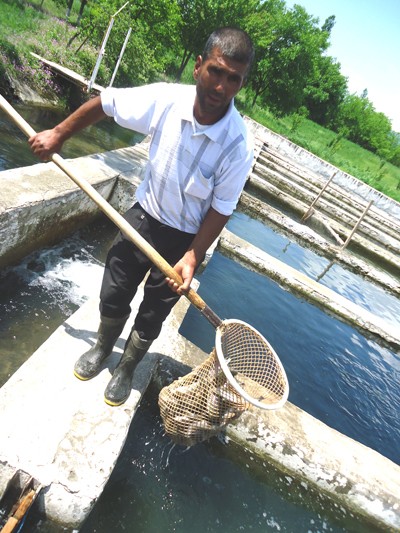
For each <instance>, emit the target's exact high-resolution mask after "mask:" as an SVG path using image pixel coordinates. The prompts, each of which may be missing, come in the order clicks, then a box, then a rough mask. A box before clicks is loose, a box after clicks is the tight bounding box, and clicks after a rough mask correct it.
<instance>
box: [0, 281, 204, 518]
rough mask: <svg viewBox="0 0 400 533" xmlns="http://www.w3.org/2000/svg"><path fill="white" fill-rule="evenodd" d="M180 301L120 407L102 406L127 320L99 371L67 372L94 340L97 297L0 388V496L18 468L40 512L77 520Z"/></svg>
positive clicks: (173, 331) (118, 446) (181, 307)
mask: <svg viewBox="0 0 400 533" xmlns="http://www.w3.org/2000/svg"><path fill="white" fill-rule="evenodd" d="M142 294H143V292H142V291H138V294H137V296H136V297H135V300H134V303H133V306H132V309H133V311H134V310H135V308H136V309H137V307H138V303H139V302H140V300H141V297H142ZM188 305H189V302H187V301H186V300H185V299H182V300H181V301H180V302H179V304H178V305H177V306H176V308H175V309H174V311H173V313H172V315H171V316H170V317H169V318H168V320H167V322H166V324H165V325H164V328H163V331H162V333H161V335H160V337H159V338H158V339H157V341H156V342H155V343H154V344H153V346H152V348H151V351H150V352H149V353H148V354H147V355H146V357H145V358H144V359H143V361H142V362H141V363H140V364H139V365H138V367H137V371H136V372H135V375H134V380H133V385H132V388H133V390H132V393H131V395H130V397H129V399H128V401H127V402H126V403H125V404H123V405H122V406H120V407H110V406H108V405H107V404H106V403H105V402H104V400H103V394H104V389H105V388H106V386H107V383H108V381H109V380H110V378H111V373H112V369H113V368H114V367H115V366H116V364H117V362H118V360H119V356H120V354H121V353H122V349H123V346H124V343H125V340H126V337H127V335H128V334H129V331H130V328H131V326H132V324H131V323H129V322H128V325H127V327H126V328H125V330H124V332H123V334H122V336H121V338H120V339H119V341H118V343H117V346H116V348H115V350H114V353H113V355H112V356H111V357H110V359H109V360H107V361H109V362H107V365H106V366H105V368H104V369H103V370H102V372H101V373H100V374H99V375H98V376H96V378H94V379H92V380H90V381H86V382H84V381H79V380H78V379H77V378H76V377H75V376H74V375H73V367H74V363H75V361H76V359H77V358H78V357H79V355H80V354H82V353H83V352H85V351H86V350H87V349H89V348H90V346H92V345H93V344H94V342H95V338H96V332H97V326H98V303H97V301H89V302H87V303H86V304H85V305H83V306H82V307H81V308H80V309H79V310H78V311H77V312H76V313H75V314H74V315H72V316H71V317H70V318H69V319H68V320H67V321H66V322H65V323H64V324H62V325H61V326H60V327H59V328H58V329H57V330H56V331H55V332H54V334H53V335H51V337H50V338H49V339H48V340H47V341H46V342H45V343H44V344H43V345H42V346H41V347H40V348H39V349H38V350H37V351H36V352H35V353H34V354H33V355H32V356H31V357H30V358H29V359H28V360H27V361H26V362H25V363H24V364H23V365H22V366H21V367H20V368H19V370H18V371H17V372H16V373H15V374H14V375H13V376H12V377H11V378H10V379H9V381H8V382H7V383H6V384H5V385H4V386H3V387H2V388H1V389H0V419H1V433H0V496H1V495H2V493H3V492H4V490H5V487H6V484H7V482H8V481H9V480H10V479H11V477H12V474H13V473H14V471H15V470H18V469H21V470H23V471H25V472H27V473H29V474H30V475H31V476H33V477H34V478H35V479H36V480H37V481H39V482H40V483H41V484H42V485H43V486H44V487H45V489H44V490H43V491H42V493H41V495H40V496H39V505H40V507H41V509H42V510H43V512H45V514H46V516H48V517H50V518H51V519H53V520H56V521H58V522H60V523H62V524H70V525H79V524H80V523H81V522H82V521H83V520H84V519H85V517H86V516H87V515H88V513H89V512H90V510H91V509H92V507H93V505H94V504H95V502H96V500H97V498H98V497H99V496H100V494H101V492H102V490H103V488H104V485H105V484H106V482H107V480H108V478H109V476H110V474H111V472H112V470H113V468H114V465H115V463H116V461H117V459H118V456H119V454H120V452H121V450H122V447H123V445H124V442H125V439H126V436H127V433H128V429H129V426H130V424H131V421H132V418H133V417H134V415H135V412H136V410H137V408H138V405H139V403H140V399H141V397H142V395H143V393H144V391H145V390H146V388H147V386H148V384H149V382H150V380H151V378H152V375H153V373H154V371H155V369H156V366H157V361H158V358H159V354H162V355H163V356H164V357H165V356H168V355H170V351H171V350H174V349H175V347H176V342H175V341H174V340H173V339H174V338H176V336H177V326H179V324H180V322H181V320H182V317H183V314H184V313H185V311H186V308H187V306H188ZM135 314H136V312H133V314H132V316H134V315H135ZM197 352H198V350H197ZM193 353H194V354H195V353H196V349H194V352H193ZM203 355H204V354H202V356H203Z"/></svg>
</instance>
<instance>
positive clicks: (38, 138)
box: [28, 128, 63, 161]
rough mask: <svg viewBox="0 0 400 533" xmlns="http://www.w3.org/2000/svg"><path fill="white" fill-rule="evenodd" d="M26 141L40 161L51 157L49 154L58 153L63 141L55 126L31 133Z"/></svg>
mask: <svg viewBox="0 0 400 533" xmlns="http://www.w3.org/2000/svg"><path fill="white" fill-rule="evenodd" d="M28 143H29V144H30V146H31V148H32V152H33V153H34V154H35V155H36V156H37V157H38V158H39V159H40V160H42V161H48V160H49V159H51V156H52V155H53V154H55V153H58V152H59V151H60V150H61V148H62V145H63V141H62V140H61V138H60V136H59V135H58V134H57V132H56V131H55V128H53V129H52V130H44V131H41V132H40V133H36V135H32V137H30V138H29V139H28Z"/></svg>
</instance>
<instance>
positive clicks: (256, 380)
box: [158, 320, 289, 446]
mask: <svg viewBox="0 0 400 533" xmlns="http://www.w3.org/2000/svg"><path fill="white" fill-rule="evenodd" d="M288 393H289V385H288V382H287V378H286V373H285V371H284V369H283V367H282V365H281V363H280V361H279V358H278V356H277V355H276V353H275V352H274V350H273V348H272V347H271V346H270V344H269V343H268V342H267V341H266V340H265V338H264V337H263V336H262V335H261V334H260V333H258V331H257V330H255V329H254V328H252V327H251V326H249V325H248V324H246V323H245V322H241V321H239V320H225V321H224V322H222V324H221V325H220V326H219V327H218V329H217V335H216V347H215V348H214V350H213V351H212V353H211V354H210V355H209V357H208V358H207V359H206V360H205V361H204V362H203V363H202V364H201V365H199V366H198V367H196V368H195V369H194V370H193V371H192V372H190V374H187V375H186V376H184V377H182V378H179V379H178V380H176V381H174V382H173V383H171V384H170V385H168V386H167V387H164V388H163V389H162V390H161V392H160V395H159V402H158V403H159V406H160V412H161V417H162V419H163V422H164V427H165V431H166V434H167V435H169V436H170V438H171V439H172V440H173V441H174V442H176V443H178V444H184V445H186V446H192V445H193V444H196V443H198V442H201V441H203V440H206V439H208V438H210V437H211V436H213V435H216V434H218V433H219V432H220V431H221V430H222V429H223V428H224V427H225V426H226V425H227V424H228V423H229V422H232V421H233V420H235V419H236V418H238V416H239V415H240V414H241V413H242V412H243V411H244V410H245V409H247V408H248V407H249V404H250V403H251V404H253V405H256V406H258V407H261V408H263V409H276V408H278V407H281V406H282V405H283V404H284V403H285V401H286V399H287V397H288Z"/></svg>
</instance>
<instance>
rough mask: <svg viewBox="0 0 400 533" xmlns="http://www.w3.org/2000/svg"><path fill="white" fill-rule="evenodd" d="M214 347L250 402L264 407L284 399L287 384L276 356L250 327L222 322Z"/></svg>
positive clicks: (235, 322) (231, 322) (240, 323)
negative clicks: (251, 400) (252, 400)
mask: <svg viewBox="0 0 400 533" xmlns="http://www.w3.org/2000/svg"><path fill="white" fill-rule="evenodd" d="M216 347H217V350H219V354H220V355H221V354H222V355H223V357H224V359H225V361H226V365H227V367H228V369H229V371H230V372H231V374H232V376H233V377H234V378H235V380H236V381H237V384H238V385H239V387H241V388H242V389H243V391H244V392H245V393H247V394H248V395H249V396H250V397H251V398H252V399H254V400H256V401H257V402H259V403H260V404H262V406H264V407H268V406H275V405H277V404H279V403H280V402H281V401H282V399H284V398H286V396H287V391H288V383H287V378H286V374H285V372H284V370H283V367H282V365H281V364H280V361H279V359H278V356H277V355H276V354H275V352H274V350H273V349H272V347H271V346H270V345H269V343H268V342H267V341H266V340H265V338H264V337H263V336H262V335H261V334H260V333H258V331H256V330H255V329H254V328H252V327H251V326H249V325H248V324H246V323H244V322H240V321H233V320H229V321H225V322H223V323H222V325H221V326H220V328H219V329H218V331H217V337H216Z"/></svg>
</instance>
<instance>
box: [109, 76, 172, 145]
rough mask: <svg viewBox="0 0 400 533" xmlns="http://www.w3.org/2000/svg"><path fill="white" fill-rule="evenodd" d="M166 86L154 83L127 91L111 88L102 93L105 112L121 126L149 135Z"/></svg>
mask: <svg viewBox="0 0 400 533" xmlns="http://www.w3.org/2000/svg"><path fill="white" fill-rule="evenodd" d="M166 86H167V84H165V83H154V84H152V85H146V86H142V87H131V88H127V89H116V88H113V87H109V88H107V89H105V90H104V91H102V92H101V105H102V107H103V111H104V113H105V114H106V115H108V116H109V117H113V118H114V120H115V122H116V123H117V124H119V125H120V126H123V127H124V128H128V129H131V130H134V131H137V132H139V133H143V134H144V135H147V134H148V133H150V130H151V124H152V121H153V117H154V114H155V112H156V106H157V101H159V100H160V95H162V93H163V91H165V88H166Z"/></svg>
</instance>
